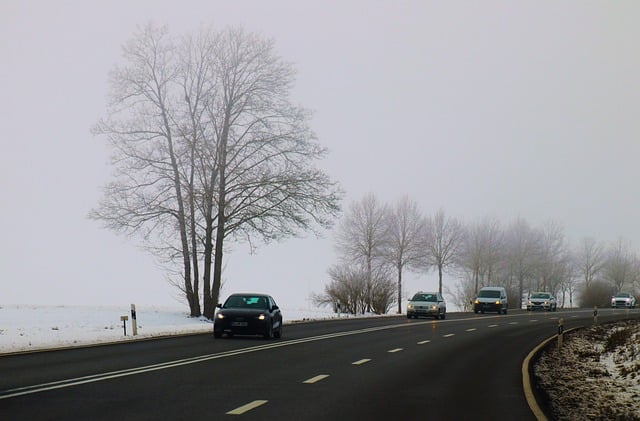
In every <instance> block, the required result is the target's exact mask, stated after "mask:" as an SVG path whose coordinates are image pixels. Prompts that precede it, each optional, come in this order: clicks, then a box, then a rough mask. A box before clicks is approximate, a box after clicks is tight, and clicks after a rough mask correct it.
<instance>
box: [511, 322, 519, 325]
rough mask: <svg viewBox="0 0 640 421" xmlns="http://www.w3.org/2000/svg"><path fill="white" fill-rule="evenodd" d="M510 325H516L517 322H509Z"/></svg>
mask: <svg viewBox="0 0 640 421" xmlns="http://www.w3.org/2000/svg"><path fill="white" fill-rule="evenodd" d="M509 324H510V325H517V324H518V322H509Z"/></svg>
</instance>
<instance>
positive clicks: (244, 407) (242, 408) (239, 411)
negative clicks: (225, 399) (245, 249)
mask: <svg viewBox="0 0 640 421" xmlns="http://www.w3.org/2000/svg"><path fill="white" fill-rule="evenodd" d="M267 402H269V401H264V400H257V401H253V402H249V403H248V404H246V405H242V406H239V407H237V408H236V409H233V410H231V411H229V412H227V415H242V414H244V413H245V412H248V411H251V410H252V409H255V408H257V407H259V406H261V405H264V404H265V403H267Z"/></svg>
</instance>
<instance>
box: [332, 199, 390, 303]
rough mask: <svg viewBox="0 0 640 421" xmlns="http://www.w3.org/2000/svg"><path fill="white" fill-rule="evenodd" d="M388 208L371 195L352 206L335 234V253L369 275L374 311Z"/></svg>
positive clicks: (369, 292)
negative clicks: (358, 266) (377, 274)
mask: <svg viewBox="0 0 640 421" xmlns="http://www.w3.org/2000/svg"><path fill="white" fill-rule="evenodd" d="M387 214H388V211H387V207H386V206H385V205H382V204H380V203H379V202H378V200H377V199H376V197H375V196H374V195H373V194H372V193H369V194H366V195H365V196H364V197H363V198H362V199H361V200H360V201H358V202H355V203H353V204H352V205H351V206H350V208H349V211H348V212H347V213H346V214H345V216H344V218H343V219H342V220H341V221H340V224H339V226H338V230H337V232H336V249H337V250H338V252H339V255H340V256H341V260H342V261H343V262H345V263H353V264H357V265H360V266H361V267H363V268H364V270H365V272H366V273H367V284H366V289H367V296H368V308H367V311H371V310H372V308H371V304H372V298H373V288H374V274H375V273H377V272H378V271H379V270H380V268H381V267H382V266H384V265H385V264H386V260H385V247H386V245H387V242H388V238H389V234H388V225H387V219H386V218H387Z"/></svg>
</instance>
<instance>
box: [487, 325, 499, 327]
mask: <svg viewBox="0 0 640 421" xmlns="http://www.w3.org/2000/svg"><path fill="white" fill-rule="evenodd" d="M489 327H498V325H489Z"/></svg>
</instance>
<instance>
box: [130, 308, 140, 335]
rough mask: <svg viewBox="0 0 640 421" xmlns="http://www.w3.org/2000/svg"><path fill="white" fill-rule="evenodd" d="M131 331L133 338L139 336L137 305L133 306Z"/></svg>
mask: <svg viewBox="0 0 640 421" xmlns="http://www.w3.org/2000/svg"><path fill="white" fill-rule="evenodd" d="M131 331H132V333H133V336H136V335H137V334H138V321H137V320H136V305H135V304H131Z"/></svg>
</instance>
